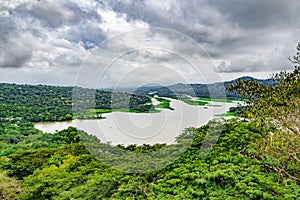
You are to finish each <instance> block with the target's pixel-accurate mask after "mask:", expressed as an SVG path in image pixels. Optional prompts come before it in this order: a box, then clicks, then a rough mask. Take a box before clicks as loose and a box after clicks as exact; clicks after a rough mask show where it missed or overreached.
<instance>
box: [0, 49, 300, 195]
mask: <svg viewBox="0 0 300 200" xmlns="http://www.w3.org/2000/svg"><path fill="white" fill-rule="evenodd" d="M297 50H298V51H297V54H296V55H295V56H294V57H293V58H291V61H292V62H293V63H295V68H294V71H292V72H285V71H283V72H280V73H277V74H275V75H274V76H273V77H272V81H273V83H272V84H262V83H259V82H257V81H256V80H243V79H240V80H237V81H236V82H235V83H233V84H231V85H228V86H227V90H228V91H230V92H237V93H238V94H239V95H242V96H243V97H245V98H246V99H247V101H246V103H247V106H246V108H245V109H244V108H243V109H240V110H239V111H240V112H239V116H237V117H235V118H232V119H230V120H226V121H222V120H212V121H211V122H209V123H208V124H207V125H204V126H202V127H198V128H187V129H186V130H185V131H184V132H183V133H182V134H181V135H180V136H179V137H177V138H176V141H177V143H176V144H173V145H165V144H156V145H147V144H145V145H142V146H136V145H130V146H127V147H125V146H122V145H119V146H112V145H110V144H109V143H108V144H104V143H101V141H99V140H98V139H97V138H96V137H95V136H91V135H88V134H87V133H85V132H83V131H80V130H77V129H75V128H73V127H69V128H68V129H66V130H63V131H59V132H56V133H54V134H46V133H43V132H41V131H39V130H36V129H35V128H34V127H33V122H37V121H56V120H66V119H67V114H72V113H71V111H72V109H71V108H72V105H71V88H68V87H54V86H29V85H13V84H1V85H0V86H1V87H0V88H1V89H0V90H1V91H0V98H1V109H0V114H1V124H0V144H1V145H0V148H1V149H0V156H1V157H0V176H1V178H0V199H23V200H25V199H26V200H34V199H36V200H38V199H61V200H62V199H64V200H67V199H299V196H300V145H299V141H300V140H299V139H300V138H299V137H300V132H299V124H300V123H299V114H300V110H299V108H300V106H299V103H300V65H299V64H300V45H299V47H298V49H297ZM26 88H28V89H26ZM97 94H98V95H99V96H98V97H97V98H96V99H97V101H96V102H97V106H98V108H111V107H110V106H109V100H107V99H106V98H103V97H104V96H105V95H108V93H106V92H99V93H97ZM124 95H125V94H123V93H122V94H120V98H121V97H122V96H124ZM132 98H133V99H135V101H134V102H139V103H133V104H132V105H131V106H132V108H134V109H138V108H140V107H139V106H142V105H148V106H149V104H147V102H149V99H148V97H144V96H138V95H136V96H133V97H132ZM120 102H122V101H120ZM165 103H167V102H165ZM136 106H137V107H136ZM120 107H122V105H121V104H120ZM147 109H148V108H147ZM148 110H149V109H148ZM68 117H70V116H68ZM218 133H219V134H218ZM183 147H187V148H183ZM173 155H174V156H177V155H178V158H177V159H176V160H174V161H172V162H170V160H169V158H170V157H171V156H173ZM166 163H167V164H166Z"/></svg>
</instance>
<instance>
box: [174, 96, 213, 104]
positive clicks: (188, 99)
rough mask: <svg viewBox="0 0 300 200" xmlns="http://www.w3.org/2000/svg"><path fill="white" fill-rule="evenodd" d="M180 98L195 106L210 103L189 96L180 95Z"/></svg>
mask: <svg viewBox="0 0 300 200" xmlns="http://www.w3.org/2000/svg"><path fill="white" fill-rule="evenodd" d="M178 99H179V100H181V101H183V102H184V103H186V104H189V105H193V106H205V105H206V104H208V103H209V102H205V101H194V100H192V99H191V98H188V97H179V98H178Z"/></svg>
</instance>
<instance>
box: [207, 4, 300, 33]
mask: <svg viewBox="0 0 300 200" xmlns="http://www.w3.org/2000/svg"><path fill="white" fill-rule="evenodd" d="M207 2H208V3H209V4H211V5H212V6H214V7H216V8H218V9H219V10H220V11H221V12H222V13H224V14H226V15H228V17H229V19H230V20H231V21H233V22H236V23H238V24H239V26H241V27H243V28H245V29H253V28H266V27H272V26H273V27H280V28H284V27H289V26H291V25H292V26H294V25H296V26H297V25H299V22H298V20H297V19H299V18H298V17H299V11H300V4H299V1H295V0H285V1H282V0H251V1H247V0H224V1H219V0H210V1H207Z"/></svg>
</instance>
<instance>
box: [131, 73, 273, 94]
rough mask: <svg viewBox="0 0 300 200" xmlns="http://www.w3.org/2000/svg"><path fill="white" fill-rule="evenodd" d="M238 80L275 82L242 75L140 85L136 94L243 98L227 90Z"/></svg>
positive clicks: (269, 83)
mask: <svg viewBox="0 0 300 200" xmlns="http://www.w3.org/2000/svg"><path fill="white" fill-rule="evenodd" d="M237 80H243V81H249V80H255V81H257V82H258V83H261V84H263V85H273V84H274V82H273V81H272V79H265V80H263V79H255V78H252V77H248V76H245V77H241V78H239V79H235V80H232V81H226V82H218V83H212V84H183V83H178V84H175V85H170V86H167V87H158V86H155V87H140V88H138V89H136V90H135V91H134V93H135V94H140V95H146V94H149V93H154V92H155V93H156V94H157V95H159V96H162V97H171V98H176V97H178V96H182V95H189V96H194V97H204V98H205V97H207V98H228V99H237V98H242V97H243V96H242V95H239V94H237V93H236V92H233V91H232V92H230V91H228V90H226V87H227V86H228V85H231V84H234V83H236V82H237Z"/></svg>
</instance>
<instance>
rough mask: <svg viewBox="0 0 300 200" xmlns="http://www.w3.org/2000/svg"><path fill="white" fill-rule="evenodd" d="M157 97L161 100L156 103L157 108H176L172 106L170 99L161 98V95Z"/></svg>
mask: <svg viewBox="0 0 300 200" xmlns="http://www.w3.org/2000/svg"><path fill="white" fill-rule="evenodd" d="M155 99H156V100H157V101H159V102H160V103H159V104H157V105H155V108H164V109H169V110H174V108H171V107H170V102H171V101H170V100H168V99H164V98H159V97H155Z"/></svg>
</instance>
